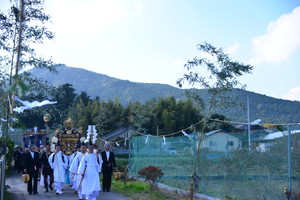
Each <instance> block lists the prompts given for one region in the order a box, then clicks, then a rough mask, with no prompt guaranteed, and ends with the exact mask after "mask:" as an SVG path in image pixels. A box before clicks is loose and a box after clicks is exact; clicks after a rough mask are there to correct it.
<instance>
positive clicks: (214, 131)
mask: <svg viewBox="0 0 300 200" xmlns="http://www.w3.org/2000/svg"><path fill="white" fill-rule="evenodd" d="M216 133H229V132H228V131H225V130H223V129H218V130H213V131H210V132H208V133H205V136H206V137H207V136H211V135H213V134H216Z"/></svg>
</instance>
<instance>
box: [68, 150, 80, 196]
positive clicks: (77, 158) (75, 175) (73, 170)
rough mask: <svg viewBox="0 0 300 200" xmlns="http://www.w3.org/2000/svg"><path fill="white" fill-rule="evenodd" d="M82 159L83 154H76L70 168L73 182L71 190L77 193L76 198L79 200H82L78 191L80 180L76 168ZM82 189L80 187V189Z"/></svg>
mask: <svg viewBox="0 0 300 200" xmlns="http://www.w3.org/2000/svg"><path fill="white" fill-rule="evenodd" d="M82 157H83V154H82V153H81V152H78V153H77V154H76V156H75V158H74V159H73V161H72V163H71V166H70V174H72V175H73V176H72V181H73V185H72V188H73V189H74V191H77V192H78V197H79V199H83V195H82V192H81V191H82V190H81V189H78V186H79V183H80V180H81V177H82V176H81V175H80V174H78V167H79V164H80V161H81V159H82ZM81 188H82V187H81Z"/></svg>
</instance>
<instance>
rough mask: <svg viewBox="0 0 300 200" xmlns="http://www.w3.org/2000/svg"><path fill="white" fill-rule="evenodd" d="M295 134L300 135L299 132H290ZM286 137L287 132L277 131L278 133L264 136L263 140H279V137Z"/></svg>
mask: <svg viewBox="0 0 300 200" xmlns="http://www.w3.org/2000/svg"><path fill="white" fill-rule="evenodd" d="M295 133H300V130H293V131H291V134H295ZM287 135H288V131H283V132H281V131H278V132H275V133H270V134H268V135H266V136H265V137H264V138H263V140H274V139H277V138H281V137H284V136H287Z"/></svg>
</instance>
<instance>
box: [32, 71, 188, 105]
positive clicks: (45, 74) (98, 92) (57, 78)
mask: <svg viewBox="0 0 300 200" xmlns="http://www.w3.org/2000/svg"><path fill="white" fill-rule="evenodd" d="M58 71H59V73H58V74H52V73H50V72H49V71H47V70H41V69H31V70H29V72H30V73H32V74H33V75H35V76H37V77H38V78H42V79H44V80H47V81H48V82H50V83H52V84H53V85H54V86H58V85H61V84H64V83H70V84H72V85H73V88H75V89H76V92H77V93H80V92H81V91H86V92H87V93H88V95H89V96H91V98H95V97H97V96H98V97H100V99H104V100H107V99H114V98H115V97H118V98H119V100H120V102H121V103H122V104H128V103H129V102H134V101H140V102H146V101H147V100H149V99H151V98H156V97H168V96H174V97H175V98H179V97H182V96H183V94H184V93H183V91H182V90H180V89H178V88H176V87H172V86H170V85H167V84H159V83H135V82H130V81H127V80H121V79H117V78H113V77H109V76H107V75H104V74H98V73H95V72H91V71H88V70H85V69H80V68H74V67H66V66H61V67H59V68H58Z"/></svg>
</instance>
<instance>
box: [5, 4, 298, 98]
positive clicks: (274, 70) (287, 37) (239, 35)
mask: <svg viewBox="0 0 300 200" xmlns="http://www.w3.org/2000/svg"><path fill="white" fill-rule="evenodd" d="M6 1H7V2H9V1H8V0H6ZM5 4H6V3H5V1H4V0H1V2H0V6H1V8H2V7H3V6H5ZM46 6H47V8H46V11H47V13H49V14H50V15H51V16H52V22H53V24H52V25H50V26H49V28H50V29H51V30H53V31H54V32H56V38H55V39H54V40H53V41H50V42H46V43H45V44H43V45H40V46H37V49H38V51H39V53H40V54H42V55H44V56H45V57H50V56H51V57H53V59H54V60H55V61H56V62H59V63H64V64H66V65H68V66H72V67H79V68H84V69H88V70H91V71H95V72H98V73H102V74H106V75H109V76H112V77H116V78H120V79H126V80H130V81H135V82H147V83H166V84H170V85H173V86H176V80H177V79H178V78H180V77H181V76H182V75H183V74H184V73H185V72H186V70H185V69H184V67H183V65H184V63H185V62H186V61H187V60H188V59H191V58H194V57H195V56H199V52H198V51H197V48H196V46H197V44H200V43H203V42H204V41H207V42H209V43H211V44H213V45H215V46H216V47H222V48H223V49H224V50H225V52H227V53H228V54H229V55H230V57H231V58H232V59H234V60H237V61H240V62H243V63H245V64H252V65H253V66H254V70H253V73H252V74H251V75H247V76H245V77H243V78H242V79H241V80H240V81H241V82H242V83H245V84H247V88H246V89H247V90H250V91H254V92H257V93H261V94H266V95H268V96H273V97H276V98H283V99H290V100H298V101H300V1H299V0H226V1H225V0H106V1H105V0H48V1H46Z"/></svg>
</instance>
